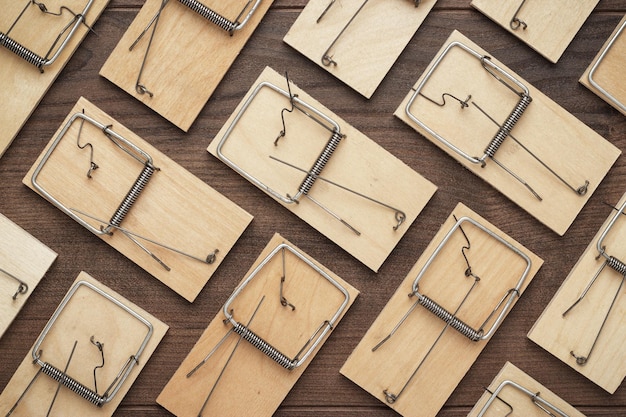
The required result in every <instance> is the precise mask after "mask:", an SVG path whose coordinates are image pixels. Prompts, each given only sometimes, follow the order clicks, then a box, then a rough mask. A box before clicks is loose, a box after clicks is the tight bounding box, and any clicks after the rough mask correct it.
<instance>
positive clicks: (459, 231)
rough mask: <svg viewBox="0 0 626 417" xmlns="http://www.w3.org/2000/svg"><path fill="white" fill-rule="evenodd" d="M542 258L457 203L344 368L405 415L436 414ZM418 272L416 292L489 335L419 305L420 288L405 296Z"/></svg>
mask: <svg viewBox="0 0 626 417" xmlns="http://www.w3.org/2000/svg"><path fill="white" fill-rule="evenodd" d="M465 217H467V218H469V219H471V220H473V221H475V222H476V223H478V224H480V225H481V226H482V227H483V228H484V229H486V230H488V231H489V232H487V231H486V230H484V229H481V228H479V227H478V226H476V225H475V224H473V223H471V222H469V221H467V220H463V219H464V218H465ZM457 219H458V221H459V223H457ZM456 224H458V227H456V226H455V225H456ZM490 233H492V234H493V235H490ZM494 235H495V236H494ZM496 236H497V238H496ZM503 241H504V242H506V243H507V244H508V245H510V246H507V245H505V244H504V242H503ZM463 248H464V249H463ZM542 264H543V261H542V260H541V258H539V257H537V256H536V255H535V254H533V253H532V252H530V251H529V250H528V249H526V248H524V247H523V246H521V245H520V244H519V243H518V242H515V241H514V240H512V239H511V238H510V237H508V236H506V235H504V234H503V233H502V231H500V230H498V229H497V228H495V227H494V226H493V225H492V224H490V223H489V222H487V221H486V220H485V219H484V218H481V217H480V216H479V215H477V214H476V213H475V212H473V211H472V210H471V209H470V208H468V207H466V206H464V205H463V204H461V203H459V205H457V207H455V209H454V210H453V211H452V213H451V214H450V216H449V217H448V219H447V220H446V222H445V223H444V224H443V225H442V226H441V229H439V231H438V232H437V234H436V235H435V237H434V238H433V240H432V241H431V242H430V243H429V245H428V247H427V248H426V249H425V250H424V252H423V253H422V255H421V256H420V258H419V259H418V261H417V262H416V263H415V265H414V266H413V268H411V270H410V271H409V273H408V274H407V276H406V278H405V279H404V280H403V281H402V283H401V284H400V286H399V287H398V289H397V290H396V292H395V293H394V295H393V296H392V297H391V299H390V300H389V302H388V303H387V305H386V306H385V308H384V309H383V310H382V311H381V313H380V315H379V316H378V317H377V318H376V321H375V322H374V323H373V324H372V326H371V327H370V328H369V329H368V330H367V333H366V334H365V336H363V338H362V339H361V341H360V342H359V344H358V345H357V347H356V348H355V349H354V351H353V352H352V353H351V354H350V357H349V358H348V360H347V361H346V363H345V364H344V365H343V366H342V367H341V373H342V374H343V375H345V376H346V377H347V378H349V379H350V380H352V381H354V383H356V384H358V385H359V386H360V387H361V388H363V389H364V390H366V391H367V392H369V393H370V394H371V395H373V396H374V397H376V398H378V399H379V400H380V401H381V402H383V403H385V404H387V405H388V406H389V407H391V408H393V409H394V410H395V411H397V412H398V413H400V414H401V415H403V416H404V417H419V416H423V415H436V414H437V412H439V410H440V409H441V407H442V406H443V404H444V403H445V401H446V400H447V398H448V396H449V395H450V394H451V393H452V391H453V390H454V388H455V387H456V386H457V384H458V383H459V381H460V380H461V379H462V378H463V376H464V375H465V373H466V372H467V370H468V369H469V368H470V367H471V366H472V364H473V363H474V361H475V360H476V358H477V357H478V356H479V355H480V353H481V351H482V350H483V349H485V347H486V346H487V344H488V342H489V340H490V339H491V337H490V336H489V335H492V334H493V332H494V331H495V330H497V323H498V322H499V321H498V320H497V319H496V316H497V315H499V314H504V316H503V317H504V319H505V321H504V322H505V323H506V315H507V314H508V313H509V312H510V308H511V307H513V306H514V303H515V302H516V301H517V300H518V299H519V297H515V296H512V294H514V293H511V292H510V290H511V289H512V288H517V287H518V286H519V288H518V294H519V295H520V296H523V292H524V290H525V289H526V287H527V286H528V285H529V284H530V283H531V281H532V280H533V278H534V277H535V274H536V273H537V271H539V268H541V265H542ZM417 277H420V280H419V282H418V288H417V291H418V293H419V294H421V295H423V296H425V297H428V298H429V299H431V300H433V301H434V302H435V303H437V304H438V305H439V306H441V307H442V308H443V309H445V311H447V312H450V314H452V315H453V316H455V317H457V318H458V319H459V320H461V321H462V322H463V323H465V324H466V325H467V326H469V327H470V328H471V329H476V330H477V331H478V329H481V330H484V332H483V333H484V336H485V337H487V338H486V339H484V340H470V338H469V337H465V336H464V335H463V334H461V332H458V331H456V330H455V329H453V328H452V325H450V326H448V325H447V324H446V322H445V321H442V319H441V317H438V316H436V315H435V314H433V313H434V311H438V309H434V311H433V310H431V311H428V310H427V309H426V308H424V307H422V306H418V305H417V298H418V297H420V298H421V295H414V296H411V297H408V296H407V295H408V294H411V293H413V289H414V286H415V284H414V282H415V280H416V278H417ZM502 301H504V304H502V305H500V304H499V303H501V302H502ZM509 302H510V303H509ZM420 304H421V303H420ZM499 305H500V307H503V306H504V305H508V306H509V307H510V308H509V310H508V311H507V310H506V309H505V308H499V307H498V306H499ZM492 312H495V315H494V316H491V314H492ZM404 317H406V319H405V320H403V318H404ZM400 323H401V324H400ZM396 326H399V327H396ZM387 337H388V338H387ZM390 396H397V399H391V398H390ZM418 403H419V407H418V406H417V404H418Z"/></svg>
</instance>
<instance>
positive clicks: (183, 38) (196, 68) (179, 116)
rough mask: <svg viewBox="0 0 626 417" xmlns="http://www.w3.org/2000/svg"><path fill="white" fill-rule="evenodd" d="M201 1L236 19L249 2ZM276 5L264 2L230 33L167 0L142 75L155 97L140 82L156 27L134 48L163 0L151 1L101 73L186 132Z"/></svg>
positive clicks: (125, 34)
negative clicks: (138, 85) (138, 86)
mask: <svg viewBox="0 0 626 417" xmlns="http://www.w3.org/2000/svg"><path fill="white" fill-rule="evenodd" d="M202 3H203V4H204V5H205V6H207V7H209V8H211V9H212V10H213V11H215V12H217V13H219V14H221V15H222V16H224V17H226V18H227V19H229V20H232V21H234V20H235V19H236V17H237V16H238V15H239V13H240V12H241V10H242V9H243V7H244V6H245V5H246V3H247V0H230V1H227V2H225V1H224V0H203V1H202ZM272 3H273V0H262V1H261V3H260V4H259V6H258V8H257V9H256V11H255V12H254V14H253V15H252V16H251V17H250V20H249V21H248V22H247V23H246V25H245V26H244V27H243V28H242V29H241V30H238V31H235V32H234V33H233V35H232V36H231V35H230V34H229V33H228V32H226V31H224V30H223V29H221V28H219V27H218V26H216V25H215V24H213V23H211V22H209V21H208V20H207V19H205V18H203V17H202V16H200V15H199V14H197V13H195V12H194V11H192V10H191V9H190V8H188V7H187V6H185V5H183V4H181V3H180V2H178V1H175V0H172V1H170V2H168V4H167V5H166V6H165V7H164V8H163V10H162V12H161V15H160V18H159V20H158V25H157V28H156V32H155V33H154V38H153V39H152V45H151V48H150V51H149V54H148V56H147V59H146V62H145V66H144V70H143V74H142V77H141V83H142V84H143V85H145V87H146V88H147V89H148V90H149V91H150V92H151V93H152V94H153V96H152V97H150V95H148V94H140V93H138V92H137V89H136V83H137V77H138V75H139V70H140V68H141V67H142V62H143V60H144V55H145V51H146V46H147V44H148V41H149V37H150V34H151V32H152V29H150V30H149V31H148V33H146V35H145V36H144V37H143V38H142V39H141V40H140V41H139V42H138V43H137V45H136V46H135V47H134V48H133V50H129V48H130V46H131V45H132V44H133V43H134V42H135V40H136V39H137V38H138V36H139V35H140V34H141V32H143V31H144V29H145V28H146V27H147V26H148V23H149V22H150V21H151V20H152V18H153V17H154V16H155V14H156V12H157V11H158V10H159V8H160V7H161V0H147V1H146V3H145V4H144V6H143V7H142V8H141V10H140V11H139V14H138V15H137V17H136V18H135V20H134V21H133V23H131V25H130V26H129V28H128V30H127V31H126V33H124V36H123V37H122V39H121V40H120V41H119V43H118V44H117V46H116V47H115V49H114V50H113V52H112V53H111V55H110V56H109V58H108V59H107V60H106V62H105V63H104V65H103V67H102V68H101V69H100V75H101V76H103V77H105V78H107V79H108V80H109V81H111V82H112V83H114V84H115V85H117V86H118V87H120V88H121V89H122V90H124V91H126V92H127V93H128V94H130V95H131V96H133V97H135V98H136V99H137V100H139V101H141V102H142V103H144V104H145V105H146V106H148V107H150V108H151V109H152V110H154V111H156V112H157V113H159V114H160V115H161V116H163V117H165V118H166V119H167V120H169V121H170V122H172V123H173V124H174V125H176V126H178V127H179V128H180V129H182V130H184V131H185V132H186V131H188V130H189V128H190V127H191V125H192V124H193V122H194V120H195V119H196V117H198V114H199V113H200V111H201V110H202V108H203V107H204V105H205V104H206V102H207V101H208V100H209V98H210V97H211V95H212V94H213V91H215V89H216V88H217V85H218V84H219V83H220V81H221V80H222V78H223V77H224V75H225V74H226V71H228V69H229V68H230V66H231V65H232V63H233V62H234V61H235V59H236V58H237V56H238V55H239V53H240V52H241V50H242V49H243V47H244V46H245V44H246V42H247V41H248V39H249V38H250V36H252V33H253V32H254V29H256V27H257V26H258V25H259V23H260V22H261V19H262V18H263V16H264V15H265V13H266V12H267V10H268V9H269V8H270V6H271V5H272Z"/></svg>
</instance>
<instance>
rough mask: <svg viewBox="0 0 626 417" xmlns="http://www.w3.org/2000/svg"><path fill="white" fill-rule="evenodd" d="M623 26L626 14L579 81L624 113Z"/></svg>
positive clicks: (625, 41) (625, 51)
mask: <svg viewBox="0 0 626 417" xmlns="http://www.w3.org/2000/svg"><path fill="white" fill-rule="evenodd" d="M624 28H626V15H625V16H624V17H623V18H622V21H621V22H620V23H619V24H618V25H617V27H616V28H615V30H614V31H613V33H612V34H611V36H610V37H609V39H607V41H606V42H605V44H604V45H603V46H602V49H600V52H598V55H596V57H595V58H594V59H593V61H592V62H591V64H590V65H589V68H587V70H586V71H585V73H584V74H583V75H582V76H581V77H580V80H579V81H580V83H581V84H583V85H584V86H585V87H587V88H588V89H590V90H591V91H593V92H594V93H596V94H597V95H598V96H599V97H600V98H601V99H603V100H604V101H606V102H607V103H609V104H610V105H611V106H613V107H615V108H616V109H617V110H618V111H619V112H621V113H622V114H623V115H626V82H625V81H624V74H623V64H624V60H625V59H626V33H625V32H626V31H625V30H624Z"/></svg>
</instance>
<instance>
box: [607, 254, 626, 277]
mask: <svg viewBox="0 0 626 417" xmlns="http://www.w3.org/2000/svg"><path fill="white" fill-rule="evenodd" d="M606 264H607V265H608V266H610V267H611V268H613V269H614V270H616V271H617V272H619V273H620V274H622V275H626V263H624V262H622V261H620V260H619V259H617V258H616V257H614V256H609V259H607V261H606Z"/></svg>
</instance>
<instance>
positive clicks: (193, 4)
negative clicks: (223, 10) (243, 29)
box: [178, 0, 237, 33]
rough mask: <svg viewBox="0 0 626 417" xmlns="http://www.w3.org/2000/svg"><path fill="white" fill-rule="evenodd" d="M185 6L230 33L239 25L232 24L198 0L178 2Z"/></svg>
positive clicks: (180, 0)
mask: <svg viewBox="0 0 626 417" xmlns="http://www.w3.org/2000/svg"><path fill="white" fill-rule="evenodd" d="M178 1H179V2H180V3H182V4H183V5H185V6H187V7H189V8H190V9H191V10H193V11H194V12H196V13H198V14H199V15H200V16H202V17H204V18H205V19H206V20H208V21H209V22H211V23H213V24H215V25H217V26H218V27H219V28H221V29H223V30H225V31H226V32H228V33H232V32H233V30H235V27H236V26H237V23H235V22H232V21H230V20H228V19H226V18H225V17H224V16H222V15H220V14H219V13H217V12H216V11H214V10H212V9H210V8H208V7H207V6H205V5H204V4H202V3H200V2H199V1H197V0H178Z"/></svg>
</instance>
